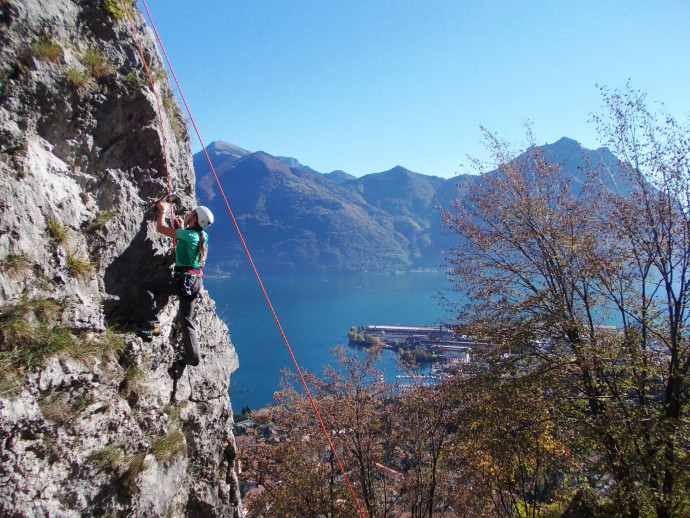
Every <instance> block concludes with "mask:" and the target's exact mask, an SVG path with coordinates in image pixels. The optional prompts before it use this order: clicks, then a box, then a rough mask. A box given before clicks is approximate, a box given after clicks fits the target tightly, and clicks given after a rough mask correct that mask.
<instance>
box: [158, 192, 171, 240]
mask: <svg viewBox="0 0 690 518" xmlns="http://www.w3.org/2000/svg"><path fill="white" fill-rule="evenodd" d="M156 207H157V208H158V219H157V220H156V230H157V231H158V232H160V233H161V234H163V235H165V236H168V237H172V238H173V239H174V238H175V229H174V228H173V227H171V226H169V225H168V224H167V223H166V221H165V220H166V216H167V215H168V204H167V203H165V202H163V201H159V202H158V203H157V204H156Z"/></svg>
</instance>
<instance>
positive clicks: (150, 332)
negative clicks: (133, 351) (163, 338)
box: [139, 327, 163, 338]
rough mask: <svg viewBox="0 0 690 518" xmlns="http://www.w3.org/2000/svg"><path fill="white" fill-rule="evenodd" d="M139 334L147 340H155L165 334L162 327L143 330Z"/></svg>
mask: <svg viewBox="0 0 690 518" xmlns="http://www.w3.org/2000/svg"><path fill="white" fill-rule="evenodd" d="M139 332H140V333H141V334H142V335H143V336H145V337H147V338H153V337H154V336H160V335H161V334H163V332H162V331H161V328H160V327H154V328H153V329H141V330H139Z"/></svg>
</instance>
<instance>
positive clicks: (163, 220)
mask: <svg viewBox="0 0 690 518" xmlns="http://www.w3.org/2000/svg"><path fill="white" fill-rule="evenodd" d="M156 208H157V209H158V211H159V212H158V218H157V220H156V230H157V231H158V232H160V233H161V234H163V235H165V236H168V237H170V238H173V239H174V240H175V243H176V244H175V271H174V273H173V276H172V277H166V278H154V279H151V280H149V281H147V282H145V283H144V284H143V285H142V288H143V291H144V308H143V310H144V313H143V318H144V321H145V325H144V326H143V328H142V330H141V333H142V334H143V335H144V336H145V337H147V338H151V337H154V336H160V334H161V329H160V322H159V320H158V307H157V303H156V296H158V295H160V296H166V297H169V296H171V295H178V296H179V297H180V315H179V318H180V321H181V325H182V336H183V342H184V357H183V359H181V360H176V361H175V362H174V363H173V367H172V369H173V373H174V374H175V375H176V376H177V377H179V375H181V373H182V371H183V370H184V368H185V367H186V366H187V365H191V366H196V365H199V340H198V338H197V333H196V328H195V327H194V322H193V320H192V313H193V312H194V306H195V304H196V298H197V296H198V295H199V291H200V290H201V288H202V281H201V278H202V276H203V271H202V268H203V266H204V262H205V260H206V253H207V251H208V234H207V233H206V232H205V231H204V229H205V228H207V227H208V226H209V225H211V224H212V223H213V213H212V212H211V211H210V210H209V209H208V208H206V207H204V206H201V205H200V206H198V207H196V208H195V209H194V210H192V211H191V212H189V213H188V214H187V215H186V216H185V217H184V219H183V218H182V217H180V216H177V217H175V218H174V219H173V220H172V221H171V224H170V225H168V223H167V216H168V210H169V205H168V204H167V203H165V202H163V201H160V202H158V203H157V204H156Z"/></svg>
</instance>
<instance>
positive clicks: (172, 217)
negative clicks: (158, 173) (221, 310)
mask: <svg viewBox="0 0 690 518" xmlns="http://www.w3.org/2000/svg"><path fill="white" fill-rule="evenodd" d="M120 1H121V2H122V7H123V9H124V11H125V13H126V14H127V19H128V20H129V26H130V28H131V29H132V37H133V38H134V43H135V44H136V46H137V49H138V50H139V55H140V56H141V61H142V63H143V64H144V70H145V71H146V76H147V77H148V80H149V84H150V85H151V91H152V92H153V97H154V98H155V99H156V110H157V111H158V121H159V124H160V128H161V138H162V139H163V161H164V164H165V177H166V180H167V184H168V203H169V205H170V222H171V225H173V226H174V222H175V207H174V206H173V203H172V184H171V182H170V169H169V168H168V143H167V139H166V138H165V127H164V126H163V111H162V109H161V103H160V101H159V99H158V94H157V93H156V85H155V83H154V82H153V76H152V75H151V70H150V69H149V66H148V64H147V63H146V58H145V57H144V51H143V50H142V48H141V44H140V43H139V38H137V31H136V30H135V29H134V22H133V21H132V16H131V14H130V12H129V7H128V6H127V2H126V0H120ZM175 241H176V240H175V239H174V238H173V248H174V247H175Z"/></svg>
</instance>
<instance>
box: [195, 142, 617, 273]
mask: <svg viewBox="0 0 690 518" xmlns="http://www.w3.org/2000/svg"><path fill="white" fill-rule="evenodd" d="M539 147H540V148H543V150H544V151H545V156H547V157H548V158H549V160H550V161H553V162H558V163H563V170H564V172H565V173H566V174H568V175H569V176H570V177H571V178H572V181H573V184H574V185H582V184H583V182H584V180H585V179H584V176H583V174H584V173H583V171H585V169H586V167H585V166H586V165H587V164H591V163H602V164H604V166H605V167H606V168H608V170H610V171H614V173H613V174H614V175H615V170H616V167H617V163H618V161H617V159H616V158H615V157H614V156H613V155H612V154H611V153H610V151H608V150H607V149H606V148H599V149H597V150H594V151H592V150H587V149H585V148H583V147H582V146H581V145H580V144H579V143H578V142H577V141H576V140H574V139H571V138H567V137H563V138H561V139H559V140H558V141H556V142H555V143H553V144H546V145H544V146H539ZM216 149H219V150H220V152H219V153H218V156H216V151H215V150H216ZM238 149H241V148H237V147H236V146H233V145H232V144H228V143H225V142H222V141H220V142H214V143H213V144H211V145H210V146H209V147H208V148H207V150H208V151H209V157H210V158H211V161H212V163H213V164H214V169H215V170H216V173H217V174H218V177H219V179H220V181H221V185H224V191H225V193H226V196H227V197H228V200H229V203H230V206H231V208H232V210H233V213H234V214H235V216H236V218H237V221H238V224H239V226H240V230H241V231H242V232H243V235H244V237H245V239H246V241H247V244H248V245H250V246H249V248H250V251H251V252H252V254H253V255H254V257H255V258H258V260H259V262H260V263H262V264H263V265H264V267H265V268H266V269H267V270H268V271H269V272H271V273H286V274H294V273H308V272H315V271H316V272H331V273H341V272H385V271H400V270H410V269H429V268H432V269H440V268H442V267H443V261H444V257H443V254H442V250H446V249H448V247H449V245H450V244H451V243H452V236H444V235H443V229H442V228H441V219H440V214H439V209H440V208H441V207H442V206H443V205H444V204H445V203H446V202H447V201H448V200H450V199H452V197H453V196H455V195H456V193H457V192H458V191H460V190H462V187H463V185H466V184H467V183H468V182H475V181H481V176H479V175H458V176H455V177H453V178H449V179H445V178H441V177H438V176H434V175H426V174H423V173H417V172H413V171H410V170H409V169H407V168H405V167H403V166H401V165H396V166H394V167H392V168H391V169H389V170H387V171H382V172H377V173H370V174H366V175H363V176H360V177H354V176H351V175H348V174H347V173H345V172H344V171H340V170H336V171H334V172H332V173H326V174H323V173H320V172H318V171H315V170H314V169H312V168H310V167H308V166H305V165H303V164H301V163H300V162H299V160H298V159H295V158H286V157H275V156H272V155H270V154H268V153H266V152H265V151H257V152H249V151H246V150H241V151H242V152H243V153H242V154H241V156H240V153H239V152H237V150H238ZM530 149H533V148H530ZM228 150H230V151H228ZM529 152H530V150H529V149H528V150H526V151H525V153H529ZM247 153H248V154H247ZM198 156H199V153H197V154H196V155H195V156H194V164H195V173H196V178H197V186H200V187H199V195H200V196H199V199H200V202H201V203H202V204H208V205H209V207H210V208H211V209H212V210H214V211H225V210H226V209H225V207H224V206H221V204H220V203H219V202H218V197H217V189H218V188H217V186H216V185H215V180H214V181H212V180H211V178H210V176H211V173H210V168H209V167H208V164H199V159H198ZM204 161H205V157H204ZM198 164H199V165H198ZM197 165H198V167H197ZM336 173H337V174H336ZM489 174H490V173H489ZM207 186H208V188H206V187H207ZM215 231H216V232H217V233H220V234H222V235H227V236H228V239H225V240H224V242H223V243H221V244H220V248H221V249H222V250H221V253H220V254H218V256H219V257H222V258H223V259H221V260H214V261H213V262H212V263H210V266H211V268H212V269H214V270H218V271H224V272H226V271H233V270H237V269H241V264H242V263H243V261H244V259H243V258H242V255H243V251H242V250H241V248H240V246H239V241H238V240H236V239H235V238H234V237H231V234H234V233H235V230H234V229H230V228H229V226H228V225H227V224H226V223H224V222H223V219H222V218H219V219H217V223H216V227H215Z"/></svg>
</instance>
